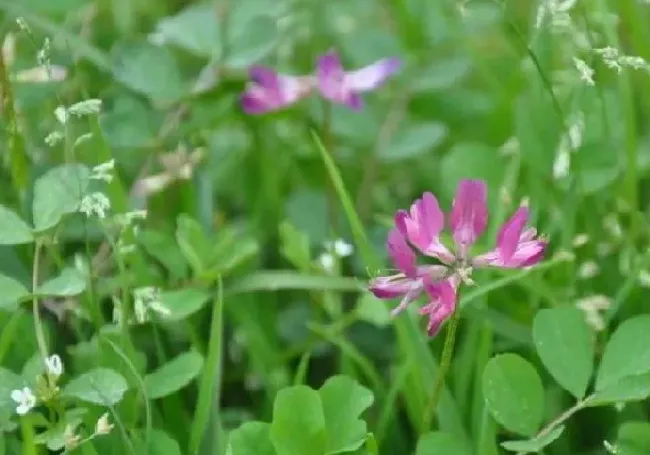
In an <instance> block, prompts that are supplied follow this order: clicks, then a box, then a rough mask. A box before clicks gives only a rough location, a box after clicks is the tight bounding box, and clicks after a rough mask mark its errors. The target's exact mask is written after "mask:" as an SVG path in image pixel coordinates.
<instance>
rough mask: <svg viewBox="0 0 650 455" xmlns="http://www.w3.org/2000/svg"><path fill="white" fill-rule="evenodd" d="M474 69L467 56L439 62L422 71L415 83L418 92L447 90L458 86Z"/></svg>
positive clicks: (414, 86) (415, 89)
mask: <svg viewBox="0 0 650 455" xmlns="http://www.w3.org/2000/svg"><path fill="white" fill-rule="evenodd" d="M471 69H472V61H471V60H470V59H469V58H467V57H466V56H456V57H452V58H449V59H446V60H443V61H440V60H437V61H435V62H433V63H432V64H431V65H430V66H429V67H428V68H426V69H425V70H424V71H422V74H421V75H420V76H419V77H417V78H416V79H415V81H414V83H413V90H414V91H417V92H425V91H439V90H445V89H448V88H450V87H452V86H453V85H455V84H457V83H458V82H459V81H460V80H461V79H462V78H463V77H465V76H466V75H467V74H469V72H470V70H471Z"/></svg>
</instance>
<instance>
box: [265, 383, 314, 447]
mask: <svg viewBox="0 0 650 455" xmlns="http://www.w3.org/2000/svg"><path fill="white" fill-rule="evenodd" d="M271 442H272V443H273V447H274V448H275V452H276V454H277V455H323V454H324V453H326V447H327V428H326V424H325V415H324V413H323V406H322V404H321V399H320V395H319V393H318V392H316V391H315V390H312V389H310V388H309V387H307V386H295V387H288V388H285V389H282V390H280V391H279V392H278V394H277V396H276V398H275V402H274V403H273V422H272V423H271Z"/></svg>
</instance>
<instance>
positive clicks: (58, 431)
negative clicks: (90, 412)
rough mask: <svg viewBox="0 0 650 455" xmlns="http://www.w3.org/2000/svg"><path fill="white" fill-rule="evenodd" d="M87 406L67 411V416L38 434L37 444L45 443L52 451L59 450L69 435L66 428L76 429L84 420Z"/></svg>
mask: <svg viewBox="0 0 650 455" xmlns="http://www.w3.org/2000/svg"><path fill="white" fill-rule="evenodd" d="M86 411H87V410H86V409H85V408H76V409H71V410H69V411H66V413H65V417H64V418H63V419H61V420H59V421H58V422H57V423H56V424H55V425H54V426H53V427H51V428H50V429H48V430H47V431H44V432H43V433H39V434H38V435H36V438H35V442H36V443H37V444H45V445H46V447H47V448H48V449H49V450H51V451H58V450H61V449H63V448H64V447H65V444H66V439H67V435H66V434H65V432H66V429H67V428H68V427H71V428H72V429H73V430H74V429H76V428H77V427H78V426H79V425H81V423H82V422H83V419H82V417H83V415H84V414H85V413H86Z"/></svg>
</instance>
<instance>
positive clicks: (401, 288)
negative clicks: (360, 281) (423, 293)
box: [368, 274, 413, 299]
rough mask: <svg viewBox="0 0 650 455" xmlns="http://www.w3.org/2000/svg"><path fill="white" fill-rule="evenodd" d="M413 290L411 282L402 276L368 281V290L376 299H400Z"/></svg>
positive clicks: (381, 277)
mask: <svg viewBox="0 0 650 455" xmlns="http://www.w3.org/2000/svg"><path fill="white" fill-rule="evenodd" d="M412 288H413V280H412V279H410V278H407V277H406V276H404V275H403V274H398V275H391V276H380V277H377V278H373V279H372V280H370V283H369V284H368V290H369V291H370V292H372V293H373V294H374V296H375V297H377V298H378V299H394V298H397V297H402V296H403V295H405V294H406V293H408V292H409V291H410V290H411V289H412Z"/></svg>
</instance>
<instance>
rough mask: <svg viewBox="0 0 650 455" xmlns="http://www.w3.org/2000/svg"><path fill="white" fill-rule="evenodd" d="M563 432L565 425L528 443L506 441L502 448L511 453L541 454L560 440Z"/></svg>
mask: <svg viewBox="0 0 650 455" xmlns="http://www.w3.org/2000/svg"><path fill="white" fill-rule="evenodd" d="M563 431H564V425H560V426H559V427H555V428H553V429H552V430H551V431H549V432H548V433H547V434H545V435H543V436H542V437H541V438H533V439H529V440H527V441H505V442H502V443H501V447H503V448H504V449H506V450H509V451H510V452H522V453H531V452H541V451H542V449H543V448H544V447H546V446H547V445H549V444H552V443H553V442H554V441H555V440H556V439H558V438H559V437H560V436H561V435H562V432H563Z"/></svg>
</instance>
